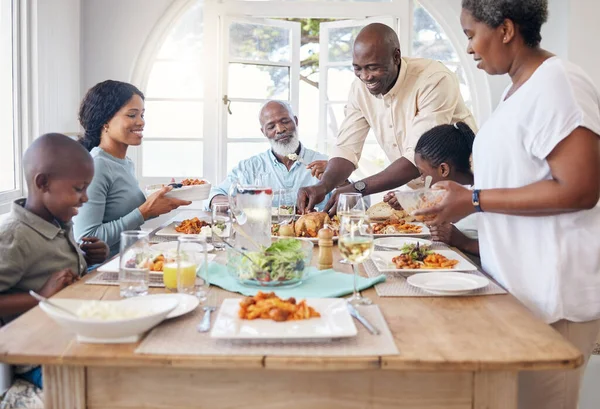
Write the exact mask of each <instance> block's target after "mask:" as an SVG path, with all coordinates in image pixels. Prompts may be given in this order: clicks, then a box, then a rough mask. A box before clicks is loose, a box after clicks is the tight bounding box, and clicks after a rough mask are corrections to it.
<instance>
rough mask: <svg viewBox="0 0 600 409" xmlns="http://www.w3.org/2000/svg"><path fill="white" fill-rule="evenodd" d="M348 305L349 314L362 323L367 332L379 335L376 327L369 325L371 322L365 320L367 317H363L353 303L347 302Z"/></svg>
mask: <svg viewBox="0 0 600 409" xmlns="http://www.w3.org/2000/svg"><path fill="white" fill-rule="evenodd" d="M347 305H348V312H349V313H350V315H352V316H353V317H354V318H356V319H357V320H358V322H360V323H361V324H362V325H364V327H365V328H366V329H367V330H369V332H370V333H371V334H373V335H379V330H378V329H377V328H375V327H374V326H373V325H371V323H370V322H369V321H367V319H366V318H365V317H363V316H362V315H361V314H360V312H358V310H357V309H356V308H355V307H354V305H352V304H350V303H347Z"/></svg>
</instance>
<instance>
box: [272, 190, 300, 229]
mask: <svg viewBox="0 0 600 409" xmlns="http://www.w3.org/2000/svg"><path fill="white" fill-rule="evenodd" d="M294 193H295V192H294V191H293V190H291V189H279V190H277V191H276V192H275V195H276V197H275V198H274V200H275V205H276V206H277V224H279V225H280V226H283V225H284V224H290V223H292V222H293V221H294V217H295V215H296V196H297V194H294Z"/></svg>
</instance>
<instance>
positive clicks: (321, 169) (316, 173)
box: [306, 160, 328, 180]
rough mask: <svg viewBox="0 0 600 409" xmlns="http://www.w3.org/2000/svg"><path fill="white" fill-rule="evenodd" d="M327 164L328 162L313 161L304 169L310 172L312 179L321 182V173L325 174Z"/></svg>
mask: <svg viewBox="0 0 600 409" xmlns="http://www.w3.org/2000/svg"><path fill="white" fill-rule="evenodd" d="M327 162H328V161H326V160H315V161H312V162H311V163H309V164H308V165H306V169H308V170H310V174H311V175H312V176H313V177H315V178H317V179H319V180H321V177H323V173H325V169H326V168H327Z"/></svg>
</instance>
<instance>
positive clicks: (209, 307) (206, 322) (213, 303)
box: [196, 288, 217, 332]
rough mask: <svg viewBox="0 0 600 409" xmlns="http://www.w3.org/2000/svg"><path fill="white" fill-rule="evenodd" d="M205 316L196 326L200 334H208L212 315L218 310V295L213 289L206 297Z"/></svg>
mask: <svg viewBox="0 0 600 409" xmlns="http://www.w3.org/2000/svg"><path fill="white" fill-rule="evenodd" d="M202 309H203V310H204V315H203V316H202V321H200V323H199V324H198V325H197V326H196V329H197V330H198V332H208V331H209V330H210V314H211V312H213V311H215V310H216V309H217V293H216V292H215V289H214V288H213V289H212V290H210V292H209V293H208V296H207V297H206V304H205V305H204V306H203V307H202Z"/></svg>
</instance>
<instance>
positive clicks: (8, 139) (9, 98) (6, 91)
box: [0, 1, 17, 192]
mask: <svg viewBox="0 0 600 409" xmlns="http://www.w3.org/2000/svg"><path fill="white" fill-rule="evenodd" d="M11 3H12V2H10V1H2V2H1V3H0V106H1V107H2V109H0V146H2V149H0V192H3V191H8V190H13V189H15V188H16V187H17V186H16V181H15V178H16V171H15V136H14V129H13V109H14V106H13V48H12V46H13V37H12V9H11Z"/></svg>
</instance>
